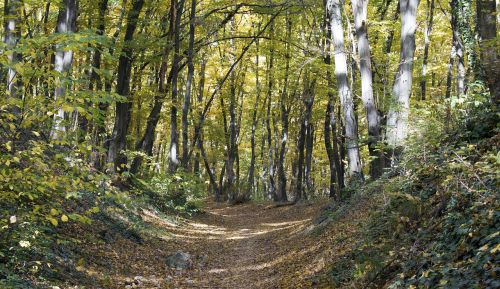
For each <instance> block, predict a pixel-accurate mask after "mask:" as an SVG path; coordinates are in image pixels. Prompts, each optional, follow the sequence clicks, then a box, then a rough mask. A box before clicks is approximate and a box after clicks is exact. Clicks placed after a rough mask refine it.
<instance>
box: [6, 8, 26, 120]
mask: <svg viewBox="0 0 500 289" xmlns="http://www.w3.org/2000/svg"><path fill="white" fill-rule="evenodd" d="M4 5H5V7H4V9H5V14H4V15H5V16H4V17H5V38H4V42H5V45H6V50H8V51H9V53H8V54H7V66H8V71H7V96H8V97H10V98H14V99H15V98H22V95H19V93H18V92H19V88H20V87H21V77H20V76H19V75H18V72H17V71H16V67H15V66H16V64H17V63H19V62H20V61H21V60H22V54H21V53H20V52H17V51H16V47H17V43H18V42H19V40H20V39H21V15H20V10H21V7H22V5H23V3H22V1H21V0H10V1H5V4H4ZM12 111H13V112H14V113H15V114H17V113H19V112H20V110H19V107H18V106H17V105H14V106H12Z"/></svg>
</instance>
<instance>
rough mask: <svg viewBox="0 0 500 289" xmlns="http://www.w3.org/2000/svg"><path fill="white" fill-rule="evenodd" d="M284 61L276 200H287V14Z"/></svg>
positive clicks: (288, 51)
mask: <svg viewBox="0 0 500 289" xmlns="http://www.w3.org/2000/svg"><path fill="white" fill-rule="evenodd" d="M286 31H287V32H286V37H287V44H286V56H285V57H286V63H285V79H284V81H283V92H282V93H281V99H280V112H281V126H282V128H281V144H280V148H279V157H278V169H277V170H278V192H277V193H278V200H279V201H281V202H286V201H288V197H287V193H286V183H287V179H286V172H285V155H286V149H287V141H288V126H289V125H288V114H289V112H290V109H289V108H287V107H286V102H287V99H288V74H289V72H290V58H291V54H290V42H291V38H292V20H291V19H290V16H289V15H287V19H286Z"/></svg>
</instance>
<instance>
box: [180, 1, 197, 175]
mask: <svg viewBox="0 0 500 289" xmlns="http://www.w3.org/2000/svg"><path fill="white" fill-rule="evenodd" d="M195 18H196V0H191V14H190V17H189V47H188V51H187V66H188V76H187V81H186V93H185V96H184V106H183V107H182V167H183V168H184V170H186V171H187V170H188V163H189V158H188V155H189V139H188V138H189V135H188V133H189V132H188V128H189V127H188V124H189V123H188V115H189V108H190V106H191V84H192V82H193V75H194V63H193V57H194V34H195V29H196V23H195V21H196V19H195Z"/></svg>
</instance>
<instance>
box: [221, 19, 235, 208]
mask: <svg viewBox="0 0 500 289" xmlns="http://www.w3.org/2000/svg"><path fill="white" fill-rule="evenodd" d="M235 29H236V27H235V23H234V20H233V21H231V33H232V34H234V32H235ZM230 43H231V48H230V50H231V52H230V53H229V54H230V59H231V62H232V63H234V62H235V61H236V56H235V51H234V48H235V43H234V39H231V41H230ZM236 101H237V100H236V73H235V71H234V70H233V71H232V72H231V75H230V76H229V130H228V133H229V143H228V146H227V147H228V151H227V160H226V186H225V188H226V190H227V196H228V197H229V200H230V201H235V200H236V197H237V191H236V190H237V187H236V186H235V172H234V164H235V161H236V158H237V154H238V145H237V143H236V137H237V127H236V121H237V120H236V105H237V104H236ZM224 123H225V121H224Z"/></svg>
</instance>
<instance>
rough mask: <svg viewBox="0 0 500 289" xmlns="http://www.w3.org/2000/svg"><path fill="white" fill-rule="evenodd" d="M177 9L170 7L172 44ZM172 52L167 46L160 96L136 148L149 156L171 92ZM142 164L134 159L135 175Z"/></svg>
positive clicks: (139, 157) (161, 76)
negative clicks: (168, 94) (170, 63)
mask: <svg viewBox="0 0 500 289" xmlns="http://www.w3.org/2000/svg"><path fill="white" fill-rule="evenodd" d="M175 8H176V7H175V5H172V6H170V23H169V30H168V32H167V39H168V40H169V41H170V43H172V42H173V41H174V34H175V31H174V30H175V19H176V14H175V13H176V9H175ZM170 50H171V49H170V45H167V46H166V47H165V48H164V49H163V55H162V62H161V66H160V71H159V73H158V94H157V95H156V96H155V98H154V102H153V108H152V109H151V112H150V113H149V116H148V120H147V122H146V129H145V131H144V134H143V136H142V138H141V139H140V140H139V141H138V142H137V144H136V146H135V150H136V151H139V150H140V151H143V152H144V153H145V154H146V155H148V156H151V155H152V152H153V143H154V139H155V131H156V126H157V125H158V121H159V120H160V113H161V110H162V108H163V102H164V100H165V98H166V94H167V92H168V91H169V90H170V85H171V84H172V78H173V72H174V71H173V67H172V68H171V69H170V72H169V75H168V77H167V79H165V77H166V74H167V63H168V55H169V53H170ZM165 81H166V83H165ZM141 164H142V157H141V156H136V157H135V158H134V161H133V162H132V166H131V169H130V171H131V172H132V173H134V174H135V173H137V172H138V170H139V167H140V166H141Z"/></svg>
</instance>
